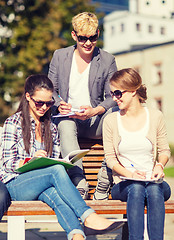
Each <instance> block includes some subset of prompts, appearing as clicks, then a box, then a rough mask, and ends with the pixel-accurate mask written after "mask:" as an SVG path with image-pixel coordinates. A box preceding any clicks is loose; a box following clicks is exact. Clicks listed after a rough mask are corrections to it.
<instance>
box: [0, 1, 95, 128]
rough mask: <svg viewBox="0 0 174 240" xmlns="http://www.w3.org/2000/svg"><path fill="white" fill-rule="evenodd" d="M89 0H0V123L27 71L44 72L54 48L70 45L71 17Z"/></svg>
mask: <svg viewBox="0 0 174 240" xmlns="http://www.w3.org/2000/svg"><path fill="white" fill-rule="evenodd" d="M94 10H95V9H94V6H91V5H90V0H52V1H47V0H0V123H2V122H3V121H4V119H5V118H6V117H7V116H9V115H10V114H11V113H12V111H14V110H13V109H14V108H13V107H14V106H13V105H14V104H15V103H16V102H17V101H18V100H19V97H20V96H21V93H22V91H23V85H24V80H25V78H26V77H27V76H28V75H30V74H35V73H41V72H45V73H47V68H48V63H49V62H50V59H51V57H52V54H53V51H54V50H55V49H58V48H61V47H66V46H68V45H70V44H72V39H71V35H70V32H71V30H72V29H71V19H72V17H73V16H74V15H76V14H78V13H79V12H83V11H91V12H94Z"/></svg>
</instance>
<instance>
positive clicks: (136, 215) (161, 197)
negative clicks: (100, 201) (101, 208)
mask: <svg viewBox="0 0 174 240" xmlns="http://www.w3.org/2000/svg"><path fill="white" fill-rule="evenodd" d="M111 195H112V198H113V199H116V200H121V201H123V202H127V219H128V228H129V240H142V239H144V238H143V234H144V207H145V205H146V206H147V230H148V235H149V239H150V240H163V235H164V218H165V205H164V201H166V200H168V199H169V197H170V195H171V190H170V186H169V185H168V184H167V183H166V182H163V183H160V184H157V183H149V182H138V181H122V182H120V183H118V184H115V185H114V186H113V188H112V191H111Z"/></svg>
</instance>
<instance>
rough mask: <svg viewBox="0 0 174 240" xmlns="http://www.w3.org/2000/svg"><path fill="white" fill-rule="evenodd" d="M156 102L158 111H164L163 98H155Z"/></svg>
mask: <svg viewBox="0 0 174 240" xmlns="http://www.w3.org/2000/svg"><path fill="white" fill-rule="evenodd" d="M154 100H155V105H156V106H155V107H156V108H157V109H158V110H160V111H162V109H163V106H162V98H160V97H159V98H155V99H154Z"/></svg>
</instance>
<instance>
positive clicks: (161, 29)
mask: <svg viewBox="0 0 174 240" xmlns="http://www.w3.org/2000/svg"><path fill="white" fill-rule="evenodd" d="M160 33H161V35H165V34H166V29H165V27H161V28H160Z"/></svg>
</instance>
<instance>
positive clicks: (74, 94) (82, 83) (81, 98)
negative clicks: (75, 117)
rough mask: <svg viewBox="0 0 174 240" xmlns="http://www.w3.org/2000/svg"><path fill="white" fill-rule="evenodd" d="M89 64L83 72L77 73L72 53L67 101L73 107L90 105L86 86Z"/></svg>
mask: <svg viewBox="0 0 174 240" xmlns="http://www.w3.org/2000/svg"><path fill="white" fill-rule="evenodd" d="M90 64H91V63H89V64H88V66H87V68H86V69H85V71H84V72H82V73H79V71H78V68H77V63H76V59H75V53H74V54H73V59H72V66H71V73H70V81H69V94H68V103H70V104H71V105H72V107H73V108H79V107H80V106H82V105H89V106H91V103H90V95H89V86H88V78H89V69H90Z"/></svg>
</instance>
